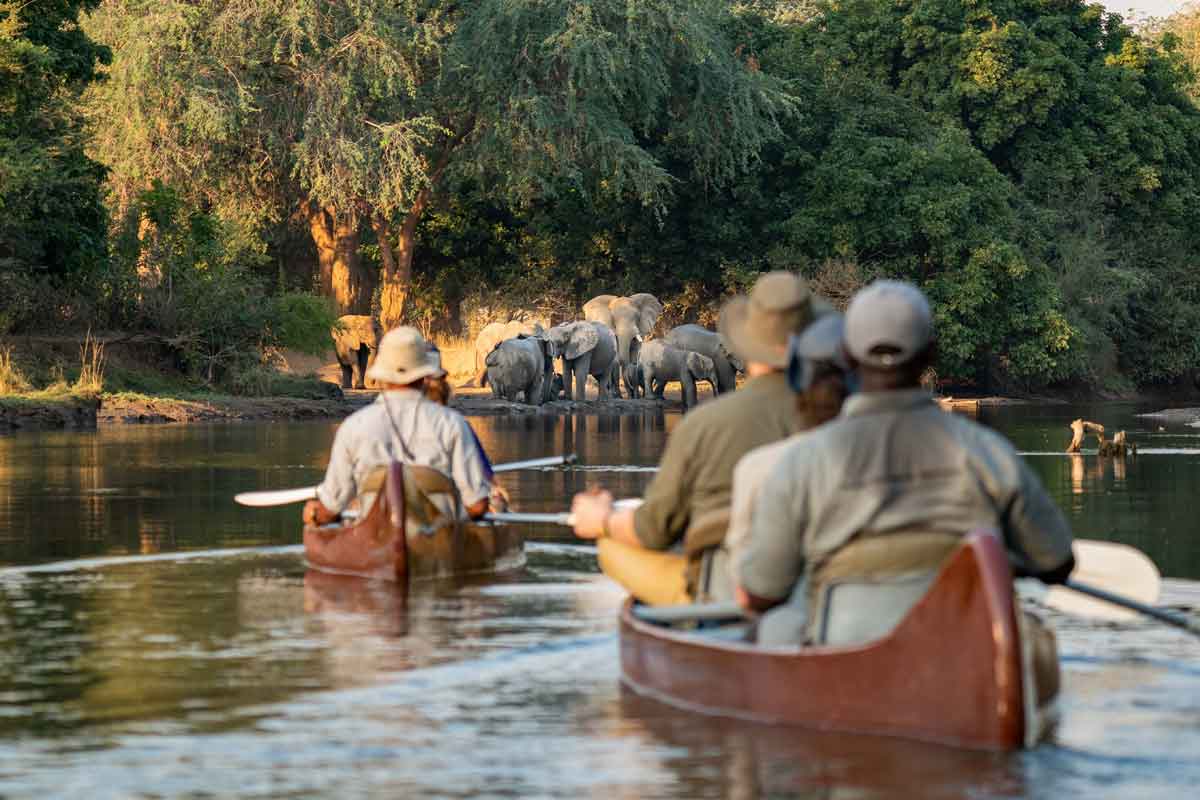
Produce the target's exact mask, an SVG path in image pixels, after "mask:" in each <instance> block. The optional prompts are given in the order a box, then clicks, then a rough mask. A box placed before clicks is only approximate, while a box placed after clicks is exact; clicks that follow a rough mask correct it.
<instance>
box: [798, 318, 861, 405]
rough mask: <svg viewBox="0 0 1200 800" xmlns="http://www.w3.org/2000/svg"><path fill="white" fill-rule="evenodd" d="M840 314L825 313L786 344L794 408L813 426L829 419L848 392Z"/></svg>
mask: <svg viewBox="0 0 1200 800" xmlns="http://www.w3.org/2000/svg"><path fill="white" fill-rule="evenodd" d="M844 331H845V325H844V319H843V317H842V315H841V314H838V313H836V312H833V313H829V314H824V315H822V316H821V317H819V318H818V319H817V320H816V321H815V322H814V323H813V324H811V325H809V326H808V328H806V329H805V330H804V332H803V333H802V334H800V335H799V336H792V338H791V341H790V343H789V345H788V369H787V378H788V385H789V386H791V388H792V391H794V392H795V393H796V407H797V409H798V410H799V411H800V413H802V414H804V416H805V417H806V418H807V419H808V421H809V423H810V424H812V425H820V424H822V423H824V422H828V421H829V420H831V419H833V418H834V417H836V416H837V415H838V413H839V412H840V411H841V410H842V402H843V401H844V400H845V399H846V395H848V394H849V393H850V363H849V361H848V359H847V358H846V354H845V351H844V350H843V348H842V338H843V336H844Z"/></svg>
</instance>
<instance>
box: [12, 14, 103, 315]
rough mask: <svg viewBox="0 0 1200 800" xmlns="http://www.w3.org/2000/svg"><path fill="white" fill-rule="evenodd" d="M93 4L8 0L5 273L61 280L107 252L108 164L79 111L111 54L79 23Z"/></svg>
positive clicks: (87, 265)
mask: <svg viewBox="0 0 1200 800" xmlns="http://www.w3.org/2000/svg"><path fill="white" fill-rule="evenodd" d="M95 5H96V0H46V2H40V3H38V4H36V5H31V4H29V3H27V2H12V1H11V0H0V270H6V271H13V270H16V271H20V272H22V273H25V274H31V273H37V274H41V275H47V276H61V275H64V274H67V273H71V272H78V271H83V270H87V269H90V268H93V267H95V266H96V265H97V263H99V262H100V261H101V260H102V259H103V258H104V254H105V235H106V226H107V217H106V215H105V211H104V207H103V204H102V203H101V196H100V185H101V181H102V180H103V170H102V168H101V167H100V165H99V164H97V163H95V162H94V161H91V160H90V159H89V158H88V157H87V156H86V155H85V154H84V149H83V144H84V140H83V124H82V119H81V118H80V116H79V114H78V109H77V101H78V97H79V94H80V92H81V91H82V90H83V88H84V87H85V86H86V85H88V84H89V83H91V82H92V81H93V80H95V77H96V71H95V70H96V65H97V63H102V62H106V61H107V60H108V51H107V50H106V49H105V48H103V47H101V46H99V45H97V44H96V43H95V42H93V41H91V40H90V39H89V38H88V37H87V36H85V35H84V34H83V32H82V31H81V30H80V29H79V28H78V26H77V24H76V20H77V18H78V16H79V13H80V11H81V10H82V9H86V8H89V7H92V6H95ZM7 299H8V298H6V300H7ZM0 302H4V301H0Z"/></svg>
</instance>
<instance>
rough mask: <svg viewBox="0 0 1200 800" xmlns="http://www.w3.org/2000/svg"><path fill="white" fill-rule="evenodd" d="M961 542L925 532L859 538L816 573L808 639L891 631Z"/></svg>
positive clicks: (856, 638) (853, 638)
mask: <svg viewBox="0 0 1200 800" xmlns="http://www.w3.org/2000/svg"><path fill="white" fill-rule="evenodd" d="M961 543H962V538H961V537H959V536H954V535H951V534H943V533H923V532H917V533H894V534H886V535H879V536H867V537H863V538H860V539H856V540H855V541H854V542H852V543H850V544H849V545H847V546H846V547H844V548H842V549H841V550H840V551H838V552H837V553H836V554H835V555H834V556H833V557H832V558H830V559H828V560H827V561H825V562H824V563H823V564H822V565H821V566H820V567H819V568H818V569H817V570H816V571H815V572H814V574H813V585H812V586H811V587H810V593H809V603H810V606H809V607H810V608H812V609H813V613H812V614H811V615H810V617H809V631H808V637H809V639H810V640H811V641H812V642H813V643H815V644H825V645H851V644H861V643H864V642H869V641H872V640H875V639H879V638H882V637H884V636H886V635H887V634H889V633H891V632H892V630H893V629H894V628H895V627H896V625H898V624H899V623H900V620H902V619H904V617H905V616H906V615H907V614H908V612H909V610H910V609H912V607H913V606H915V605H916V604H917V601H919V600H920V599H921V598H922V597H924V596H925V593H926V591H928V589H929V587H930V585H931V584H932V583H933V580H934V578H936V577H937V573H938V571H939V569H940V568H941V566H942V564H943V563H944V562H945V560H946V559H947V558H948V557H949V556H950V554H951V553H953V552H954V551H955V550H956V549H957V548H958V546H959V545H960V544H961Z"/></svg>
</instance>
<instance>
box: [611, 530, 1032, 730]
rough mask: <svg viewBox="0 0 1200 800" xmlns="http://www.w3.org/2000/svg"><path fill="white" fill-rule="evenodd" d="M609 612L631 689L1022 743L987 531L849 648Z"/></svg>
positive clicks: (736, 712) (1011, 618)
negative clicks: (898, 614) (781, 642)
mask: <svg viewBox="0 0 1200 800" xmlns="http://www.w3.org/2000/svg"><path fill="white" fill-rule="evenodd" d="M631 609H632V606H631V605H629V604H627V605H626V606H625V608H624V609H623V610H622V613H621V620H620V640H621V673H622V680H623V682H624V683H625V684H626V685H627V686H629V687H630V688H631V689H633V690H634V691H637V692H639V693H642V694H646V695H649V696H652V697H655V698H657V699H660V700H663V701H665V702H668V703H671V704H673V705H677V706H681V707H685V708H688V709H691V710H695V711H702V712H707V713H713V714H721V715H727V716H735V717H741V718H745V719H753V720H758V721H762V722H770V723H781V724H791V725H799V726H804V727H811V728H818V729H824V730H837V731H845V732H854V733H871V734H882V735H892V736H901V737H905V738H912V739H919V740H925V741H933V742H940V743H944V744H950V745H954V746H958V747H966V748H975V749H985V750H1012V749H1016V748H1019V747H1021V746H1022V745H1023V744H1024V742H1025V726H1026V719H1025V718H1026V709H1025V695H1024V682H1023V676H1022V661H1021V647H1020V637H1019V633H1018V629H1017V623H1016V607H1015V603H1014V599H1013V590H1012V577H1011V574H1010V572H1009V567H1008V560H1007V557H1006V555H1005V553H1004V551H1003V548H1002V546H1001V545H1000V543H999V542H998V541H997V540H996V538H995V537H994V536H990V535H986V534H972V535H971V536H969V537H967V538H966V539H965V540H964V544H963V546H962V547H961V548H959V549H958V550H957V551H956V552H955V553H954V554H953V555H952V556H951V557H950V559H949V560H948V561H947V563H946V564H945V565H944V566H943V568H942V570H941V572H940V573H939V575H938V577H937V579H936V580H935V582H934V585H933V586H932V587H931V589H930V591H929V592H928V593H927V594H926V596H925V597H924V598H923V599H922V600H921V601H920V602H919V603H918V604H917V605H916V606H915V607H914V608H913V610H912V611H911V612H910V613H909V614H908V616H906V617H905V619H904V620H903V621H901V623H900V624H899V625H898V626H897V627H896V629H895V630H894V631H892V633H891V634H889V635H888V636H886V637H884V638H883V639H880V640H878V641H875V642H870V643H867V644H864V645H860V646H854V647H810V648H804V649H803V650H802V651H798V650H796V649H794V648H792V649H775V650H766V649H762V648H757V647H755V646H753V645H751V644H746V643H733V642H720V641H712V640H705V639H703V638H702V637H699V636H696V635H689V634H686V633H679V632H672V631H670V630H667V629H665V628H662V627H661V626H656V625H652V624H649V623H646V622H643V621H641V620H638V619H636V618H635V617H634V616H633V614H632V610H631Z"/></svg>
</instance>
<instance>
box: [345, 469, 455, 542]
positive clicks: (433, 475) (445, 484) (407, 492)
mask: <svg viewBox="0 0 1200 800" xmlns="http://www.w3.org/2000/svg"><path fill="white" fill-rule="evenodd" d="M387 475H388V468H387V467H386V466H383V467H375V468H374V469H372V470H371V471H370V472H368V473H367V475H366V477H365V478H363V481H362V485H361V486H360V487H359V493H358V505H359V508H362V509H370V508H371V507H372V506H373V505H374V503H375V501H376V499H377V498H378V497H379V493H380V492H381V491H383V486H384V484H385V483H386V482H387ZM404 499H405V506H406V507H407V515H408V518H409V522H410V525H409V529H410V530H412V531H415V532H419V533H424V534H426V535H431V534H433V533H434V532H436V531H437V530H439V529H441V528H443V527H445V526H446V525H457V524H458V520H459V519H460V518H461V517H462V504H461V502H460V499H459V494H458V487H456V486H455V485H454V481H453V480H451V479H450V478H449V477H447V476H446V475H444V474H442V473H441V472H439V471H437V470H436V469H433V468H432V467H422V466H416V465H413V464H405V465H404Z"/></svg>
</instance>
